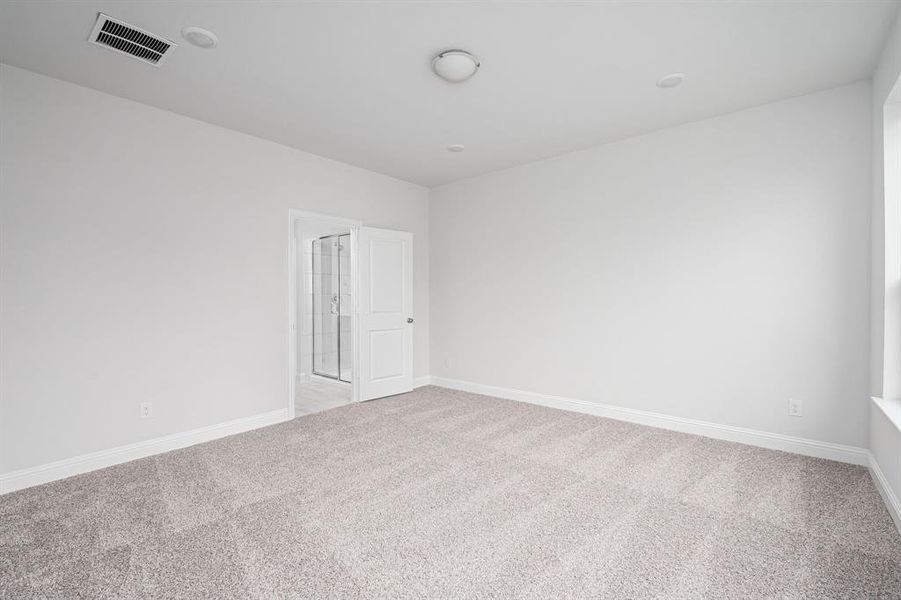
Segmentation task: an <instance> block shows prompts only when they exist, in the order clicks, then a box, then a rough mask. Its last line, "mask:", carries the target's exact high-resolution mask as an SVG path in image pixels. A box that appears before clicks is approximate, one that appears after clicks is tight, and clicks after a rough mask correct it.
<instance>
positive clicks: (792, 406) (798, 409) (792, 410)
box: [788, 398, 804, 417]
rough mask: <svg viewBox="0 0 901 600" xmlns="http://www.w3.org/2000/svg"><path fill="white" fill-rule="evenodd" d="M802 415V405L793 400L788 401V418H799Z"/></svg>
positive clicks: (798, 401)
mask: <svg viewBox="0 0 901 600" xmlns="http://www.w3.org/2000/svg"><path fill="white" fill-rule="evenodd" d="M803 414H804V403H803V402H801V401H800V400H797V399H795V398H789V400H788V415H789V416H790V417H800V416H802V415H803Z"/></svg>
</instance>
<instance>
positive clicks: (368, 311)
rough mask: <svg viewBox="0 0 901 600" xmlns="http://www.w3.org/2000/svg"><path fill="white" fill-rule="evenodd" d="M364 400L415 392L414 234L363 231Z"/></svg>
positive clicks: (362, 395) (361, 247) (361, 319)
mask: <svg viewBox="0 0 901 600" xmlns="http://www.w3.org/2000/svg"><path fill="white" fill-rule="evenodd" d="M359 248H360V254H359V257H360V302H359V307H360V377H359V381H360V400H371V399H372V398H381V397H383V396H391V395H393V394H400V393H403V392H409V391H411V390H412V389H413V234H412V233H408V232H406V231H392V230H390V229H374V228H372V227H361V228H360V236H359Z"/></svg>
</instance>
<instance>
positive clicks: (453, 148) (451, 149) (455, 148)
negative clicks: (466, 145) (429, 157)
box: [447, 144, 463, 152]
mask: <svg viewBox="0 0 901 600" xmlns="http://www.w3.org/2000/svg"><path fill="white" fill-rule="evenodd" d="M447 151H448V152H463V144H451V145H450V146H448V147H447Z"/></svg>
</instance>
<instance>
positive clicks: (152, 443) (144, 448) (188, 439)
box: [0, 408, 290, 494]
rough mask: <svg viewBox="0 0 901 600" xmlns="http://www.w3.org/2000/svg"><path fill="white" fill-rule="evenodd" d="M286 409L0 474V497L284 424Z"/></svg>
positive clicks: (286, 414) (286, 417)
mask: <svg viewBox="0 0 901 600" xmlns="http://www.w3.org/2000/svg"><path fill="white" fill-rule="evenodd" d="M289 418H290V417H289V416H288V409H287V408H281V409H279V410H274V411H271V412H266V413H261V414H258V415H253V416H250V417H244V418H241V419H235V420H233V421H227V422H225V423H219V424H217V425H209V426H207V427H201V428H199V429H192V430H191V431H184V432H182V433H174V434H172V435H167V436H164V437H158V438H154V439H152V440H145V441H143V442H136V443H134V444H128V445H126V446H119V447H117V448H109V449H107V450H100V451H98V452H91V453H90V454H82V455H81V456H75V457H73V458H67V459H64V460H58V461H56V462H52V463H47V464H44V465H38V466H36V467H29V468H27V469H21V470H19V471H12V472H10V473H4V474H2V475H0V494H6V493H9V492H14V491H16V490H21V489H24V488H27V487H31V486H34V485H40V484H42V483H49V482H51V481H56V480H57V479H64V478H66V477H71V476H73V475H78V474H80V473H87V472H89V471H96V470H97V469H103V468H105V467H111V466H113V465H118V464H120V463H124V462H128V461H130V460H136V459H139V458H145V457H147V456H152V455H154V454H160V453H163V452H169V451H170V450H177V449H178V448H184V447H186V446H193V445H194V444H200V443H202V442H208V441H210V440H215V439H217V438H221V437H226V436H229V435H234V434H236V433H242V432H244V431H250V430H251V429H258V428H260V427H266V426H267V425H274V424H276V423H281V422H282V421H287V420H288V419H289Z"/></svg>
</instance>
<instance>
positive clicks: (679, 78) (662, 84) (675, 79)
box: [657, 73, 685, 89]
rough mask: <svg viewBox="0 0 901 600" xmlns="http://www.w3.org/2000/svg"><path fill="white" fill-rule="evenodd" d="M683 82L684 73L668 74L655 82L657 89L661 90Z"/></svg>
mask: <svg viewBox="0 0 901 600" xmlns="http://www.w3.org/2000/svg"><path fill="white" fill-rule="evenodd" d="M683 81H685V73H670V74H669V75H667V76H666V77H661V78H660V79H658V80H657V87H659V88H661V89H666V88H674V87H676V86H677V85H679V84H680V83H682V82H683Z"/></svg>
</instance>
